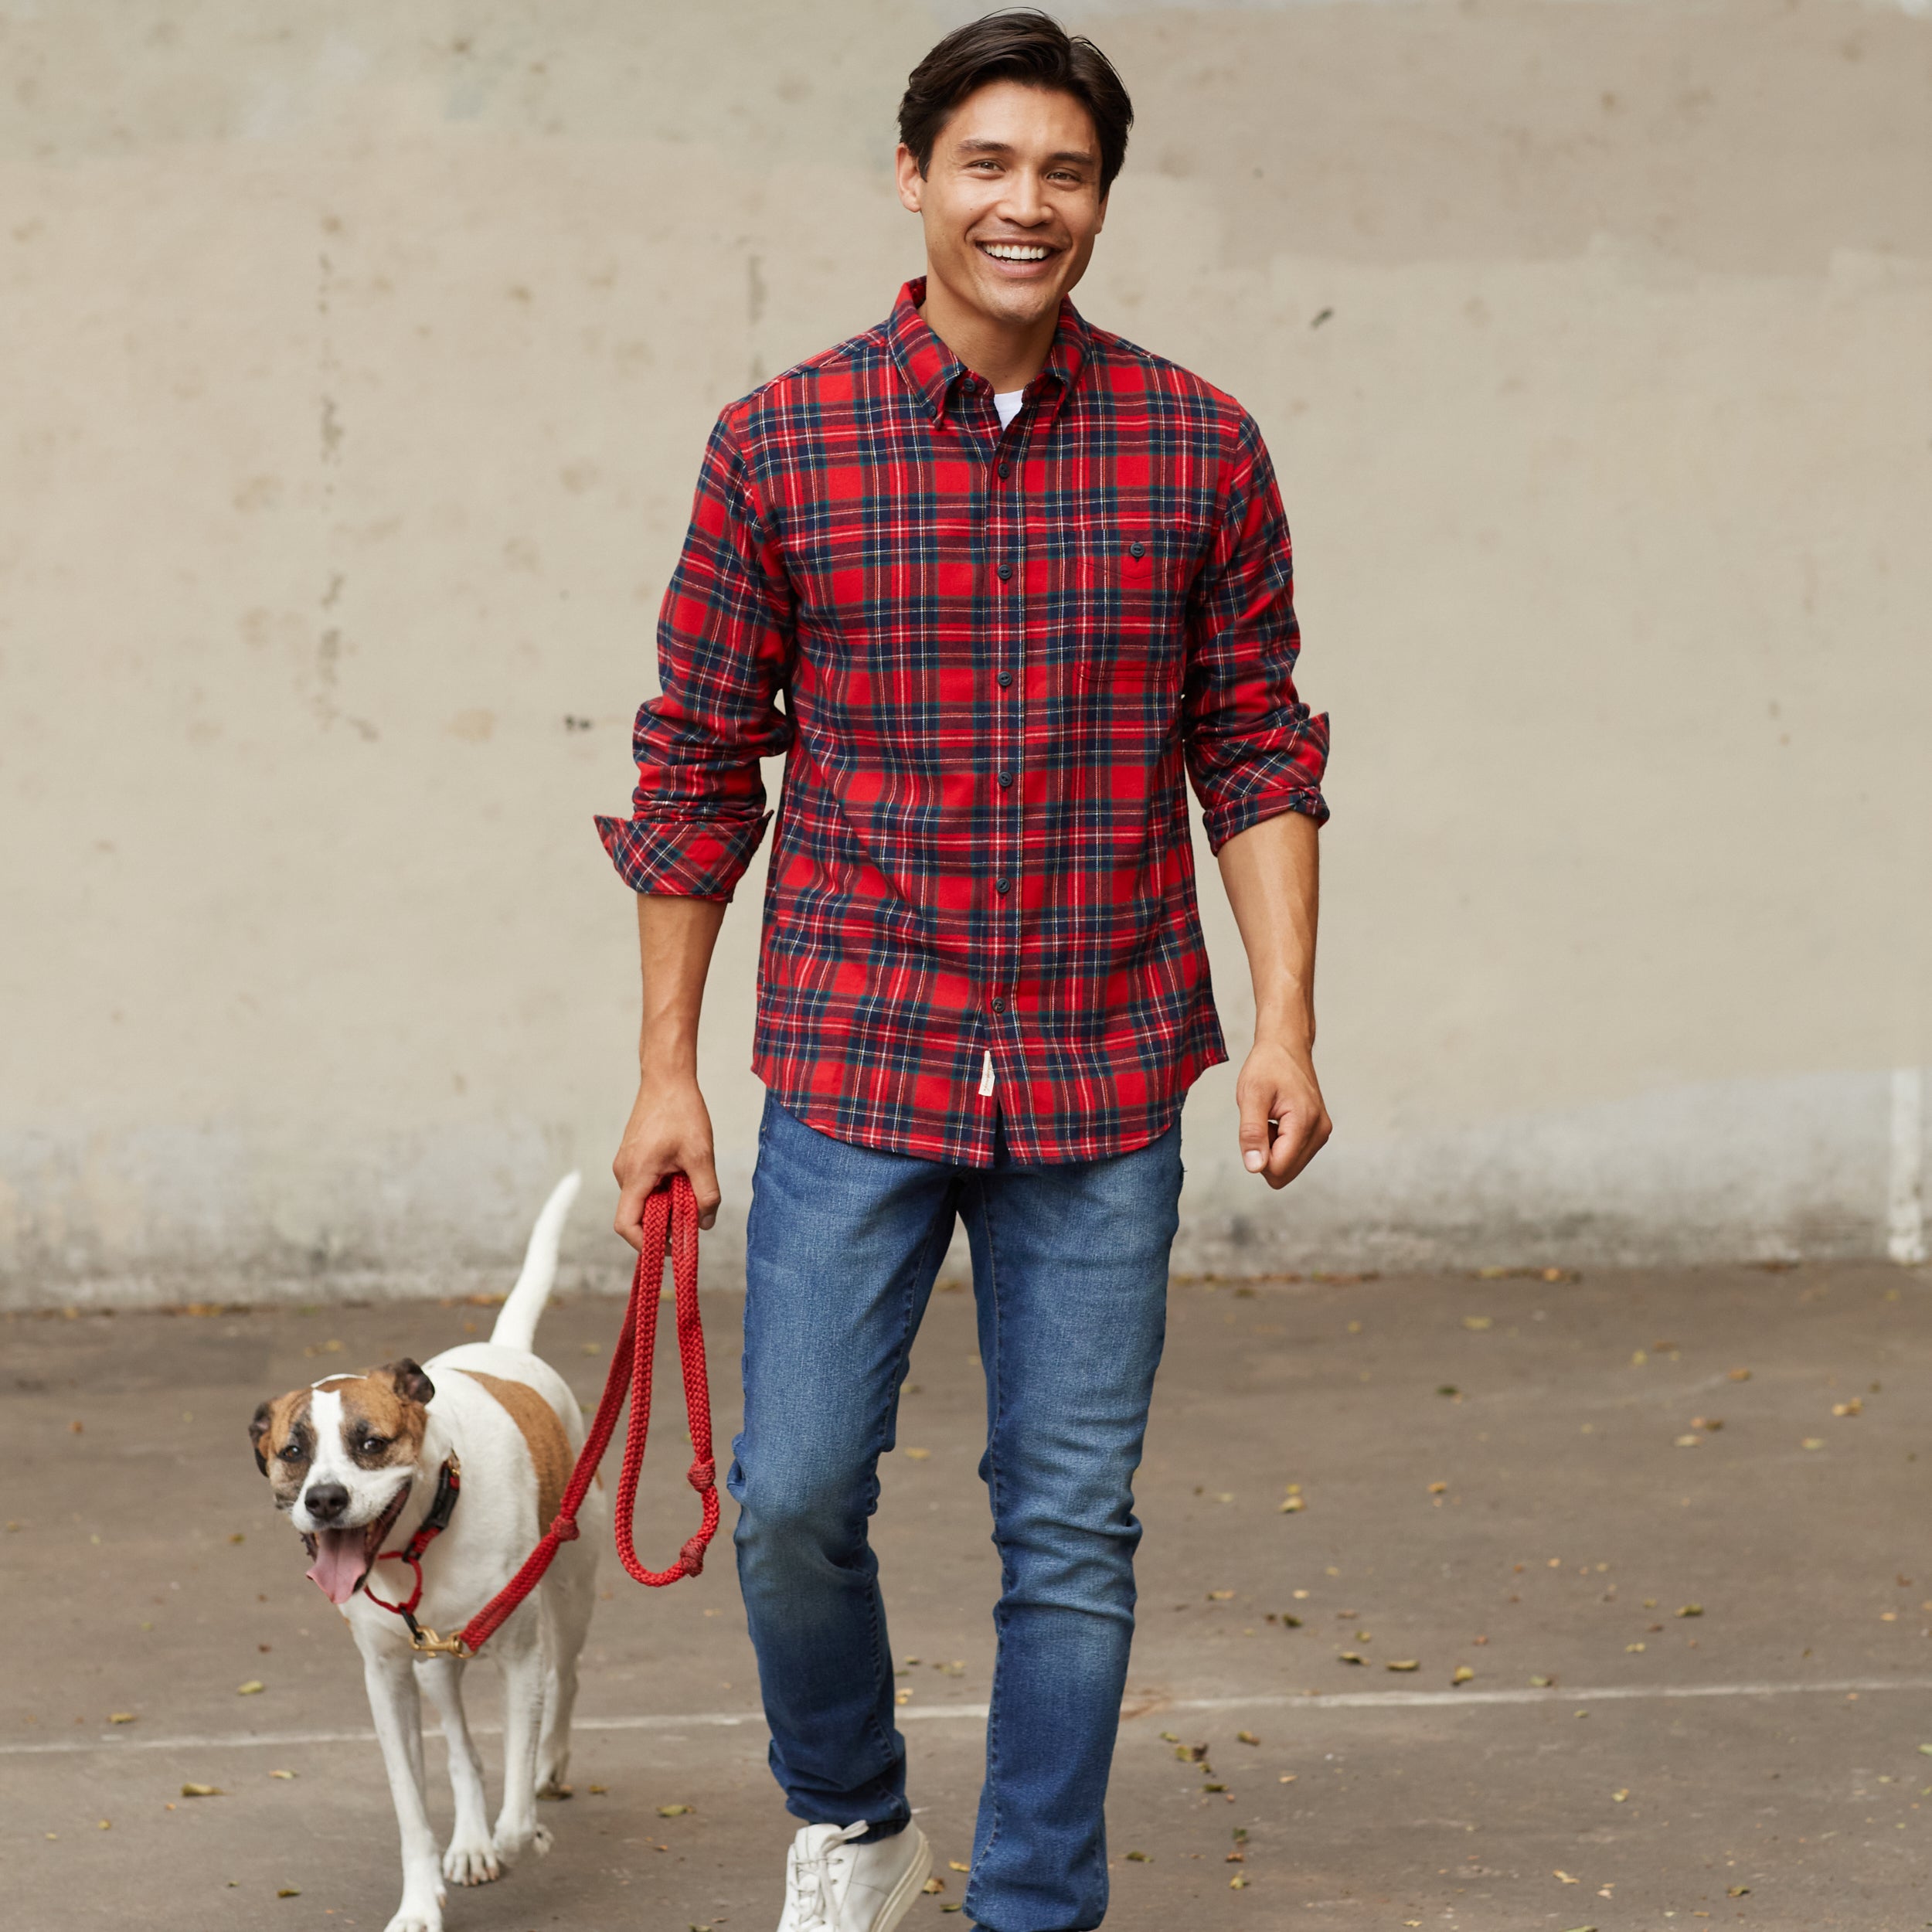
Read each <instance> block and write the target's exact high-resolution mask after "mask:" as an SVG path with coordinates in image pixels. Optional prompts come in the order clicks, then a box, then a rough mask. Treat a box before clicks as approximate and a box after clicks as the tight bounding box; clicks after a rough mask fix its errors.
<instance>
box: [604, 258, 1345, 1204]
mask: <svg viewBox="0 0 1932 1932" xmlns="http://www.w3.org/2000/svg"><path fill="white" fill-rule="evenodd" d="M924 294H925V289H924V284H923V282H920V281H914V282H912V283H909V284H907V285H906V288H905V289H904V290H903V291H902V292H901V294H900V298H899V301H898V303H897V305H896V307H895V308H894V309H893V313H892V315H891V316H890V317H889V318H888V320H887V321H885V322H884V323H883V324H881V325H879V327H878V328H873V329H869V330H868V331H867V332H866V333H865V334H864V335H859V336H855V337H854V338H852V340H851V341H850V342H845V343H842V344H841V345H839V346H838V348H837V349H832V350H830V351H829V352H827V353H826V354H825V355H820V356H818V357H815V359H813V360H811V362H804V363H801V365H800V366H798V368H796V369H792V370H790V371H789V372H787V373H786V374H784V375H783V376H779V377H777V379H775V380H774V381H772V382H770V383H767V384H766V385H765V386H764V388H763V389H759V390H758V391H757V393H755V394H753V395H751V396H747V397H746V398H745V399H744V400H743V401H741V402H739V403H734V404H733V405H732V406H731V407H730V409H728V410H726V411H725V413H724V414H723V417H721V418H720V419H719V423H718V425H717V427H716V430H714V431H713V434H712V437H711V441H710V444H709V447H708V449H707V450H706V453H705V459H704V465H703V469H702V474H701V475H700V477H699V483H698V492H697V502H696V507H695V509H693V511H692V519H691V527H690V530H689V533H688V535H687V536H686V538H685V547H684V553H683V556H682V557H681V559H680V560H679V564H678V567H677V570H676V573H675V575H674V577H672V581H671V584H670V587H669V589H668V590H667V591H666V593H665V600H664V608H663V611H662V616H661V618H660V621H659V625H658V662H659V671H660V677H661V681H662V686H663V695H662V696H661V697H658V698H656V699H653V700H651V702H648V703H647V704H646V705H645V706H644V707H643V709H641V711H640V712H639V713H638V722H637V734H636V747H635V748H636V754H637V762H638V786H637V791H636V794H635V797H634V804H633V816H632V817H631V818H629V819H628V820H624V819H617V818H600V819H598V821H597V826H598V829H599V831H600V834H601V835H602V837H603V839H604V845H605V847H606V849H607V850H608V851H609V852H610V854H611V858H612V859H613V861H614V862H615V864H616V866H617V869H618V871H619V872H621V874H622V875H623V876H624V879H625V880H626V882H627V883H628V884H629V885H630V886H631V887H632V888H633V889H634V890H636V891H638V892H642V893H682V894H690V895H696V896H702V897H709V898H725V897H728V896H730V893H731V890H732V888H733V886H735V885H736V883H737V881H738V879H739V878H740V876H741V875H742V874H743V871H744V869H745V867H746V866H747V863H748V862H749V861H750V858H751V855H752V853H753V852H754V851H755V850H756V849H757V844H758V841H759V839H760V838H761V837H762V836H763V835H764V828H765V824H766V821H767V816H768V815H767V813H766V811H765V809H764V806H765V794H764V785H763V783H762V781H761V780H760V774H759V770H758V760H760V758H762V757H775V756H777V755H778V754H780V753H783V754H784V758H785V779H784V794H783V797H782V799H781V803H780V808H779V814H778V830H777V838H776V841H775V844H774V850H773V853H772V858H771V863H770V876H769V883H768V884H767V891H766V900H765V923H764V945H763V950H762V953H761V956H760V974H759V992H758V1022H757V1041H756V1046H755V1050H754V1057H753V1068H754V1070H756V1072H757V1073H758V1075H759V1076H760V1078H761V1079H762V1080H764V1082H765V1083H766V1085H767V1087H769V1088H770V1090H771V1092H772V1093H773V1094H774V1096H775V1097H777V1100H778V1101H779V1103H780V1104H781V1105H782V1106H783V1107H785V1108H786V1109H787V1111H790V1112H791V1113H793V1114H796V1115H797V1116H798V1117H799V1118H800V1119H801V1120H804V1121H807V1122H808V1123H809V1124H811V1125H812V1126H814V1127H816V1128H820V1129H821V1130H822V1131H825V1132H826V1133H828V1134H832V1135H834V1136H835V1137H836V1138H838V1139H841V1140H845V1141H855V1142H856V1143H858V1144H859V1145H861V1146H864V1147H871V1148H883V1149H886V1150H889V1151H893V1152H896V1153H902V1154H912V1155H922V1156H924V1157H926V1158H931V1159H937V1160H944V1161H949V1162H957V1163H961V1164H964V1165H971V1166H985V1165H988V1163H989V1162H990V1161H991V1159H992V1147H993V1124H994V1120H995V1110H996V1109H997V1110H998V1113H999V1114H1001V1115H1002V1116H1003V1117H1004V1124H1005V1131H1006V1136H1007V1139H1008V1141H1009V1145H1010V1146H1011V1148H1012V1151H1013V1153H1014V1155H1015V1156H1016V1157H1017V1158H1019V1159H1021V1160H1022V1161H1024V1162H1066V1161H1085V1160H1093V1159H1097V1158H1100V1157H1102V1156H1104V1155H1112V1154H1117V1153H1123V1152H1126V1151H1129V1150H1131V1149H1132V1148H1136V1147H1140V1146H1142V1145H1145V1144H1146V1143H1147V1142H1148V1141H1151V1140H1153V1139H1155V1138H1156V1137H1158V1135H1159V1134H1162V1133H1163V1132H1164V1131H1165V1130H1166V1129H1167V1128H1168V1126H1169V1125H1171V1124H1172V1121H1173V1120H1174V1117H1175V1112H1176V1111H1177V1109H1178V1108H1179V1104H1180V1101H1181V1098H1182V1096H1183V1095H1184V1094H1185V1092H1186V1090H1187V1089H1188V1087H1189V1085H1190V1084H1191V1083H1192V1081H1193V1080H1194V1079H1195V1078H1196V1076H1197V1075H1198V1074H1199V1073H1200V1072H1201V1071H1202V1070H1203V1069H1204V1068H1206V1067H1208V1066H1213V1065H1214V1064H1215V1063H1216V1062H1217V1061H1219V1060H1224V1059H1225V1058H1226V1049H1225V1048H1224V1047H1223V1043H1222V1039H1221V1031H1220V1026H1219V1022H1218V1021H1217V1020H1216V1016H1215V1012H1214V1002H1213V992H1212V989H1211V988H1210V987H1209V981H1208V964H1207V956H1206V951H1205V950H1204V948H1203V947H1202V940H1201V932H1200V924H1199V915H1198V913H1197V911H1196V903H1195V892H1194V859H1193V849H1192V843H1191V842H1190V839H1189V830H1188V816H1187V799H1186V793H1185V784H1184V777H1185V774H1191V775H1192V779H1193V783H1194V786H1195V789H1196V792H1197V793H1198V794H1199V798H1200V800H1201V804H1202V810H1203V812H1204V814H1205V816H1206V828H1207V833H1208V837H1209V842H1210V843H1211V844H1212V845H1213V846H1214V848H1215V849H1216V850H1219V848H1220V846H1221V845H1223V843H1224V842H1226V840H1227V839H1229V838H1232V837H1233V835H1235V834H1236V832H1241V831H1243V830H1244V829H1245V828H1247V827H1248V826H1250V825H1255V824H1257V823H1258V822H1259V821H1261V820H1262V819H1264V818H1269V817H1271V816H1272V815H1274V814H1276V813H1277V812H1282V811H1302V812H1307V813H1308V814H1310V815H1311V816H1313V817H1314V818H1316V819H1317V820H1318V821H1319V820H1321V819H1322V818H1325V817H1326V816H1327V808H1326V807H1325V805H1324V804H1323V803H1322V800H1321V791H1320V784H1321V774H1322V770H1323V767H1324V765H1325V762H1326V758H1327V751H1328V725H1327V720H1326V719H1325V718H1318V717H1312V716H1310V714H1309V713H1308V709H1307V707H1306V706H1304V705H1303V704H1302V703H1301V702H1300V701H1299V700H1298V698H1297V697H1296V696H1295V690H1294V682H1293V672H1294V661H1295V654H1296V651H1297V648H1298V632H1297V630H1296V628H1295V621H1294V607H1293V605H1292V603H1291V563H1290V556H1289V546H1288V532H1287V524H1286V522H1285V521H1284V518H1283V515H1282V511H1281V498H1280V495H1279V494H1278V492H1277V490H1276V488H1275V483H1274V473H1273V471H1272V469H1271V468H1270V464H1269V461H1268V457H1267V451H1266V449H1265V448H1264V447H1263V445H1262V442H1261V438H1260V434H1259V432H1258V431H1257V429H1256V427H1255V426H1254V423H1253V421H1252V420H1250V418H1249V417H1248V416H1247V414H1246V413H1244V412H1243V410H1241V409H1240V407H1239V406H1237V405H1236V403H1233V401H1232V400H1230V398H1228V397H1227V396H1223V395H1222V394H1221V393H1219V391H1218V390H1216V389H1212V388H1210V387H1209V386H1208V385H1207V384H1206V383H1203V382H1202V381H1200V380H1199V379H1198V378H1196V377H1195V376H1190V375H1189V374H1188V373H1187V372H1185V370H1183V369H1177V368H1175V366H1174V365H1173V364H1172V363H1170V362H1163V361H1162V360H1161V359H1159V358H1158V356H1154V355H1148V353H1147V352H1146V351H1145V350H1144V349H1137V348H1135V347H1134V345H1132V344H1131V343H1129V342H1123V341H1122V340H1121V338H1119V337H1117V336H1114V335H1107V334H1106V333H1105V332H1103V331H1101V330H1099V329H1096V328H1090V326H1089V325H1087V323H1086V322H1084V321H1083V320H1082V319H1081V318H1080V316H1079V315H1077V313H1076V312H1075V311H1074V309H1073V307H1072V305H1071V304H1067V305H1066V307H1065V308H1064V309H1063V311H1062V315H1061V318H1060V329H1059V332H1058V334H1057V335H1056V338H1055V341H1054V344H1053V352H1052V355H1051V357H1050V359H1049V362H1048V363H1047V366H1046V369H1044V370H1043V371H1042V372H1041V373H1040V374H1039V376H1038V377H1036V379H1035V380H1034V381H1033V383H1032V384H1031V385H1030V386H1029V388H1028V389H1027V392H1026V403H1025V406H1023V407H1022V410H1021V411H1020V413H1019V415H1018V417H1015V420H1014V421H1013V422H1012V424H1011V425H1010V426H1009V427H1008V428H1007V429H1006V430H1005V432H1004V433H1002V430H1001V429H1000V427H999V420H998V413H997V412H996V411H995V409H994V406H993V399H992V390H991V388H990V386H988V384H987V383H986V382H985V380H984V379H981V378H980V377H978V376H974V375H972V374H971V372H968V369H966V368H965V366H964V365H963V364H962V363H961V362H960V361H959V360H958V359H957V358H956V357H955V356H954V355H953V354H952V352H951V351H950V350H949V349H947V347H946V346H945V345H944V343H943V342H940V340H939V339H938V338H937V336H935V335H934V334H933V332H931V330H930V329H929V328H927V325H926V323H925V321H924V320H923V317H922V316H921V315H920V302H921V301H922V300H923V296H924ZM987 1053H991V1054H992V1064H993V1067H994V1070H995V1075H996V1087H995V1092H994V1094H993V1095H992V1097H985V1096H983V1095H982V1094H981V1092H980V1087H981V1077H982V1069H983V1066H984V1058H983V1056H985V1055H986V1054H987Z"/></svg>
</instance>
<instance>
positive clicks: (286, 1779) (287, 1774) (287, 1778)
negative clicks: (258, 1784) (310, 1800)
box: [268, 1771, 295, 1784]
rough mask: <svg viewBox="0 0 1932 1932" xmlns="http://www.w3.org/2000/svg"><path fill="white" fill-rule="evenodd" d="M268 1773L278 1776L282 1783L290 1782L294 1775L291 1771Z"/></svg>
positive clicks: (292, 1780)
mask: <svg viewBox="0 0 1932 1932" xmlns="http://www.w3.org/2000/svg"><path fill="white" fill-rule="evenodd" d="M268 1775H269V1776H270V1777H279V1778H280V1779H281V1781H283V1783H284V1784H292V1783H293V1782H294V1777H295V1774H294V1772H293V1771H270V1773H269V1774H268Z"/></svg>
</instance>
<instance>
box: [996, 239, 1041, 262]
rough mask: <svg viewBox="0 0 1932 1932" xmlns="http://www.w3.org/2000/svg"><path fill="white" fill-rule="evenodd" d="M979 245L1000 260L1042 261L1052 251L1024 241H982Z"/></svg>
mask: <svg viewBox="0 0 1932 1932" xmlns="http://www.w3.org/2000/svg"><path fill="white" fill-rule="evenodd" d="M981 247H983V248H984V249H985V250H986V252H987V253H988V254H989V255H991V256H992V257H993V258H994V260H996V261H1002V262H1043V261H1045V260H1046V257H1047V256H1048V255H1049V253H1051V252H1052V251H1051V250H1048V249H1045V248H1036V247H1032V245H1031V244H1030V243H1025V242H983V243H981Z"/></svg>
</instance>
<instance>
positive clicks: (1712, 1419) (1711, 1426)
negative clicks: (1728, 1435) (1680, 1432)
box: [1691, 1416, 1724, 1435]
mask: <svg viewBox="0 0 1932 1932" xmlns="http://www.w3.org/2000/svg"><path fill="white" fill-rule="evenodd" d="M1723 1426H1724V1418H1723V1417H1722V1416H1692V1417H1691V1427H1692V1428H1693V1429H1705V1430H1709V1432H1710V1433H1711V1434H1713V1435H1716V1433H1717V1432H1718V1430H1720V1429H1721V1428H1723Z"/></svg>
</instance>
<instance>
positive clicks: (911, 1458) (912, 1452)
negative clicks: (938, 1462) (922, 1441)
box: [906, 1449, 933, 1462]
mask: <svg viewBox="0 0 1932 1932" xmlns="http://www.w3.org/2000/svg"><path fill="white" fill-rule="evenodd" d="M932 1453H933V1452H932V1451H930V1449H908V1450H907V1451H906V1461H908V1462H929V1461H931V1459H932Z"/></svg>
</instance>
